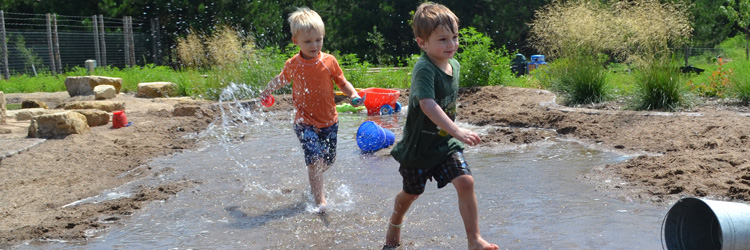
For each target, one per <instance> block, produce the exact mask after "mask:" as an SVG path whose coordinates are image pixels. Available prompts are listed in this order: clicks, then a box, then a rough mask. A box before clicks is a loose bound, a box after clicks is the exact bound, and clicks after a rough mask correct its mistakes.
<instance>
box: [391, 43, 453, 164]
mask: <svg viewBox="0 0 750 250" xmlns="http://www.w3.org/2000/svg"><path fill="white" fill-rule="evenodd" d="M449 63H450V66H451V67H453V76H450V75H448V74H446V73H445V72H443V71H442V70H440V69H439V68H438V67H437V66H435V64H434V63H432V61H430V58H429V57H427V55H426V54H424V53H422V56H421V57H420V58H419V60H417V63H416V64H414V69H413V70H412V75H411V91H410V93H409V109H408V113H407V115H406V124H405V125H404V136H403V138H401V141H399V142H398V144H396V146H395V147H394V148H393V150H392V151H391V155H392V156H393V158H395V159H396V160H397V161H398V162H399V163H400V164H401V166H402V167H404V168H421V169H430V168H432V167H434V166H436V165H438V164H440V163H442V162H443V161H445V159H446V158H447V157H448V156H449V155H451V154H453V153H455V152H456V151H458V150H463V149H464V144H463V143H461V141H459V140H458V139H455V138H453V136H451V135H449V134H448V133H447V132H445V130H441V129H440V128H439V127H438V126H437V125H436V124H435V123H433V122H432V120H430V118H428V117H427V115H425V113H424V112H422V108H421V107H420V106H419V100H420V99H433V100H435V102H436V103H437V104H438V105H439V106H440V108H441V109H442V110H443V112H445V113H446V114H447V115H448V117H450V119H451V120H453V121H455V120H456V102H457V100H458V79H459V64H458V61H456V59H451V60H450V61H449Z"/></svg>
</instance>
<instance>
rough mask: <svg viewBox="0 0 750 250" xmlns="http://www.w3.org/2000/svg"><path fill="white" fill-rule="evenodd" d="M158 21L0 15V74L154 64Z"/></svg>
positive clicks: (157, 38) (156, 50)
mask: <svg viewBox="0 0 750 250" xmlns="http://www.w3.org/2000/svg"><path fill="white" fill-rule="evenodd" d="M158 27H159V24H158V19H150V20H149V19H138V18H132V17H123V18H110V17H103V16H102V15H94V16H66V15H56V14H29V13H13V12H3V11H2V10H0V72H2V75H3V76H4V77H5V78H6V79H7V78H8V77H9V75H16V74H37V73H38V72H52V73H53V74H55V73H61V72H63V71H65V70H69V69H71V68H73V67H75V66H81V67H83V66H84V64H85V61H86V60H96V64H97V65H98V66H113V67H120V68H124V67H128V66H134V65H145V64H147V63H158V59H159V57H160V55H159V53H160V52H159V50H158V48H160V42H159V40H160V37H159V31H158V30H159V28H158Z"/></svg>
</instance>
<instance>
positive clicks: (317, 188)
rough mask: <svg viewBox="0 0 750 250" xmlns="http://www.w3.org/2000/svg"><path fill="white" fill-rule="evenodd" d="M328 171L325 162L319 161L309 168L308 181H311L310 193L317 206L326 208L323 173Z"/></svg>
mask: <svg viewBox="0 0 750 250" xmlns="http://www.w3.org/2000/svg"><path fill="white" fill-rule="evenodd" d="M326 169H327V164H325V162H324V161H323V160H318V161H316V162H314V163H313V164H310V165H308V166H307V174H308V179H310V192H311V193H312V196H313V198H314V199H315V205H317V206H318V207H324V206H325V205H326V204H327V203H326V194H325V185H323V171H325V170H326Z"/></svg>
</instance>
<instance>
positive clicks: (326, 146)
mask: <svg viewBox="0 0 750 250" xmlns="http://www.w3.org/2000/svg"><path fill="white" fill-rule="evenodd" d="M289 26H290V28H291V31H292V42H294V44H296V45H297V46H299V48H300V52H299V53H298V54H296V55H294V56H293V57H292V58H290V59H289V60H287V61H286V63H285V64H284V69H282V70H281V73H280V74H279V75H277V76H276V77H274V78H273V80H271V82H269V83H268V87H266V88H265V89H264V90H263V91H262V92H261V95H260V98H261V99H263V98H266V97H267V96H269V95H271V93H273V91H276V90H278V89H279V88H281V87H283V86H285V85H287V84H290V83H291V84H292V98H293V100H294V109H295V116H294V132H295V133H296V134H297V137H298V138H299V141H300V143H301V144H302V148H303V149H304V152H305V163H306V164H307V170H308V179H309V181H310V191H311V192H312V195H313V198H314V199H315V203H316V205H317V206H318V208H317V209H318V211H319V212H324V211H325V210H324V209H325V206H326V199H325V188H324V185H323V172H325V171H326V170H328V168H330V167H331V165H333V162H334V161H335V159H336V134H337V133H338V113H337V112H336V103H335V102H334V88H333V84H334V83H335V84H336V86H338V87H339V89H341V91H342V92H344V94H346V95H348V96H349V97H350V98H352V100H355V99H356V98H359V95H358V94H357V92H356V91H355V90H354V87H353V86H352V84H351V83H349V81H347V80H346V78H345V77H344V73H343V71H342V70H341V68H340V67H339V63H338V61H336V58H334V57H333V56H332V55H330V54H328V53H325V52H322V51H321V49H322V47H323V37H324V36H325V25H324V23H323V19H321V18H320V15H318V13H316V12H315V11H313V10H310V9H308V8H298V9H297V11H295V12H294V13H292V14H291V15H289Z"/></svg>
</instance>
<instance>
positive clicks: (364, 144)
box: [357, 121, 396, 152]
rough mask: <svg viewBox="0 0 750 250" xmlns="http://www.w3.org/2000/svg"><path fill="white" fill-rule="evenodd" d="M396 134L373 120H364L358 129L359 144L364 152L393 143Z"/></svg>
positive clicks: (376, 149)
mask: <svg viewBox="0 0 750 250" xmlns="http://www.w3.org/2000/svg"><path fill="white" fill-rule="evenodd" d="M395 140H396V136H395V135H393V132H391V131H390V130H387V129H384V128H382V127H380V126H379V125H378V124H375V123H374V122H372V121H366V122H363V123H362V125H359V129H357V146H359V149H362V151H364V152H374V151H378V150H380V149H382V148H387V147H389V146H391V145H393V143H394V141H395Z"/></svg>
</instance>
